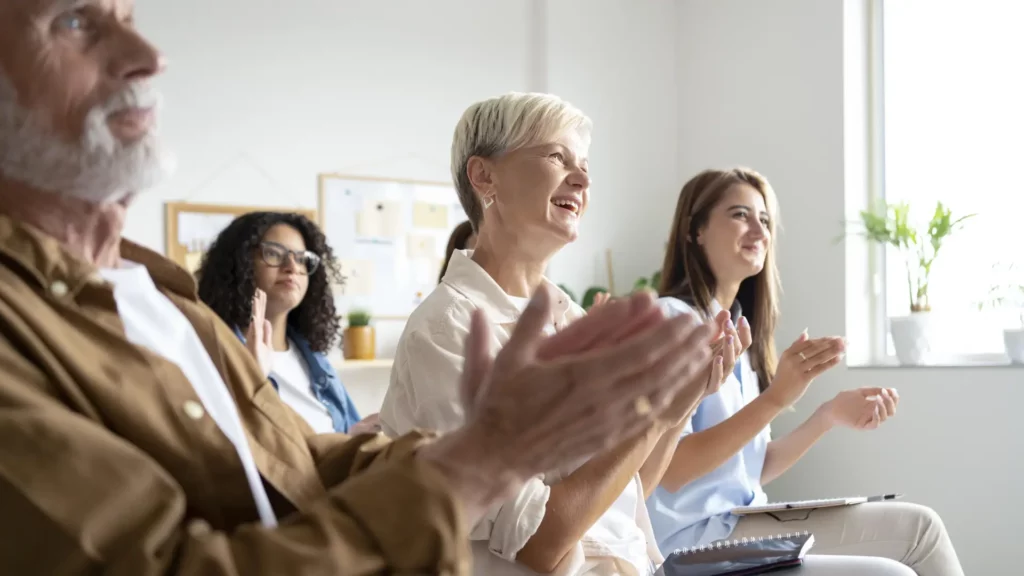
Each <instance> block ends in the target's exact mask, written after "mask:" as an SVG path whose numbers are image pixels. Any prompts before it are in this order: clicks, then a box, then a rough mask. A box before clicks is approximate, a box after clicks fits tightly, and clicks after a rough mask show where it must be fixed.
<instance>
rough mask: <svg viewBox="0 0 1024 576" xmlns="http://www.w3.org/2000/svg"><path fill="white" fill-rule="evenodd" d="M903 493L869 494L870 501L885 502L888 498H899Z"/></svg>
mask: <svg viewBox="0 0 1024 576" xmlns="http://www.w3.org/2000/svg"><path fill="white" fill-rule="evenodd" d="M900 498H903V494H882V495H881V496H869V497H868V502H884V501H886V500H899V499H900Z"/></svg>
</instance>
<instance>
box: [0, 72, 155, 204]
mask: <svg viewBox="0 0 1024 576" xmlns="http://www.w3.org/2000/svg"><path fill="white" fill-rule="evenodd" d="M160 103H161V98H160V95H159V93H157V92H156V91H155V90H154V89H153V88H151V87H149V84H143V83H136V84H132V85H130V86H128V87H127V88H126V89H124V90H123V91H121V92H120V93H118V94H116V95H114V97H112V98H111V99H110V100H109V101H107V102H106V103H104V104H102V105H99V106H96V108H94V109H93V110H91V111H90V112H89V114H88V115H87V116H86V119H85V126H84V127H83V130H82V138H81V141H80V142H77V143H70V142H68V141H66V139H64V138H62V137H61V136H60V135H59V134H57V133H56V132H55V131H54V130H53V128H52V126H51V125H50V122H49V121H48V119H46V118H45V117H43V115H41V114H39V113H36V112H31V111H29V110H26V109H25V108H23V107H22V106H21V105H20V104H19V103H18V99H17V94H16V93H15V90H14V87H13V86H12V85H11V84H10V82H9V81H8V80H7V78H5V77H4V75H3V74H2V73H0V174H2V175H3V176H4V177H5V178H9V179H11V180H14V181H18V182H21V183H23V184H27V185H29V186H31V187H33V188H36V189H39V190H43V191H46V192H53V193H56V194H62V195H68V196H74V197H76V198H79V199H82V200H86V201H88V202H93V203H96V204H101V203H105V202H117V201H119V200H121V199H123V198H124V197H125V196H127V195H129V194H135V193H138V192H142V191H145V190H146V189H148V188H151V187H153V186H155V185H156V184H158V183H159V182H161V181H162V180H164V179H165V178H166V177H168V176H169V175H170V174H171V173H172V172H173V170H174V158H173V157H172V156H171V154H170V153H168V152H167V151H165V150H164V149H163V147H162V146H161V143H160V138H159V137H158V135H157V130H156V127H155V126H154V127H153V129H151V130H150V132H149V133H148V134H146V136H144V137H143V138H142V139H140V140H138V141H136V142H132V143H130V144H123V143H121V142H120V141H118V139H117V138H116V137H114V135H113V134H112V133H111V131H110V128H109V127H108V126H107V118H108V117H109V115H110V114H111V113H113V112H116V111H118V110H123V109H125V108H131V107H139V108H153V111H154V115H155V116H157V117H158V112H159V107H160Z"/></svg>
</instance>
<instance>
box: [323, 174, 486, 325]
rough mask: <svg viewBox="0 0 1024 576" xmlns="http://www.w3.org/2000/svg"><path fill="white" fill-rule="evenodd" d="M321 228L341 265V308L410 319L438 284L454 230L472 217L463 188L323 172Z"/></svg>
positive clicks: (338, 297)
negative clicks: (461, 200)
mask: <svg viewBox="0 0 1024 576" xmlns="http://www.w3.org/2000/svg"><path fill="white" fill-rule="evenodd" d="M319 188H320V190H319V201H318V211H319V215H320V226H321V228H323V230H324V233H325V234H326V235H327V241H328V242H329V243H330V245H331V247H332V248H333V249H334V254H335V256H336V257H337V258H338V260H339V263H340V265H341V274H342V276H343V279H344V282H343V284H342V285H339V286H336V287H335V298H336V302H337V306H338V311H339V313H341V314H345V313H347V312H348V311H349V310H352V309H355V308H359V309H366V310H368V311H369V312H370V314H371V315H372V316H373V317H374V318H377V319H380V320H404V319H406V318H408V317H409V314H411V313H412V311H413V310H414V309H415V308H416V306H418V305H419V303H420V302H422V300H423V299H424V298H425V297H426V296H427V295H428V294H430V292H431V291H432V290H433V289H434V288H435V287H436V286H437V276H438V274H439V273H440V271H441V264H442V262H443V261H444V255H445V254H444V252H445V248H446V246H447V244H448V237H449V236H450V235H451V231H452V229H453V228H454V227H455V226H456V225H458V224H459V223H460V222H463V221H464V220H466V213H465V211H464V210H463V209H462V205H461V204H460V203H459V199H458V196H457V195H456V193H455V187H454V186H453V185H452V184H451V183H447V182H419V181H414V180H393V179H385V178H367V177H361V176H347V175H344V174H321V175H320V177H319Z"/></svg>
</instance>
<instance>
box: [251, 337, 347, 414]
mask: <svg viewBox="0 0 1024 576" xmlns="http://www.w3.org/2000/svg"><path fill="white" fill-rule="evenodd" d="M235 335H236V336H238V338H239V340H241V341H242V343H243V344H244V343H245V334H243V333H242V331H241V329H239V328H238V327H237V326H236V327H235ZM288 339H289V340H291V341H292V343H294V344H295V347H296V348H298V350H299V354H300V355H301V356H302V359H303V360H305V361H306V366H307V367H308V368H309V380H310V382H311V383H312V386H313V395H314V396H315V397H316V399H317V400H319V401H320V403H321V404H323V405H324V408H327V412H328V413H329V414H330V415H331V421H332V422H334V431H335V432H346V433H347V432H348V431H349V429H350V428H351V427H352V425H353V424H355V423H356V422H359V420H360V418H359V411H358V410H356V405H355V404H354V403H353V402H352V398H350V397H349V395H348V392H346V391H345V386H344V385H343V384H342V383H341V379H340V378H338V373H337V372H336V371H335V370H334V366H331V362H330V361H329V360H328V359H327V355H326V354H324V353H323V352H314V351H313V350H312V349H310V347H309V342H308V341H307V340H306V339H305V338H303V337H302V335H301V334H299V333H298V332H297V331H296V330H295V329H293V328H292V327H291V326H289V327H288ZM270 383H271V384H273V385H274V390H277V389H278V384H277V379H275V377H274V373H273V372H271V373H270Z"/></svg>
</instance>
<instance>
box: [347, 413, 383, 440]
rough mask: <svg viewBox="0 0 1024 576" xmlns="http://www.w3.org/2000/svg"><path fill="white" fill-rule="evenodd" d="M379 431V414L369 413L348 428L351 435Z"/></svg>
mask: <svg viewBox="0 0 1024 576" xmlns="http://www.w3.org/2000/svg"><path fill="white" fill-rule="evenodd" d="M378 432H380V414H370V415H369V416H367V417H366V418H363V419H362V420H360V421H359V422H356V423H355V424H353V425H352V427H351V428H349V430H348V433H349V434H351V435H352V436H355V435H357V434H376V433H378Z"/></svg>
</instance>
